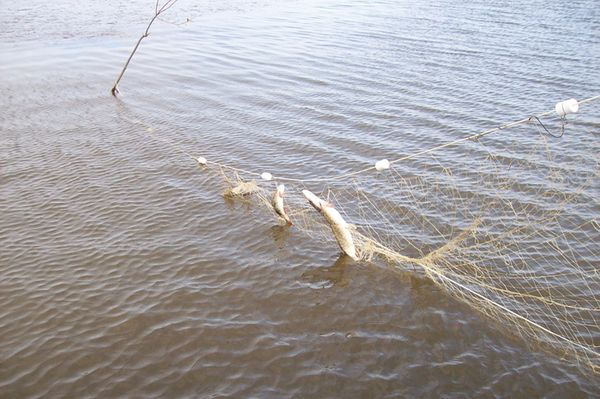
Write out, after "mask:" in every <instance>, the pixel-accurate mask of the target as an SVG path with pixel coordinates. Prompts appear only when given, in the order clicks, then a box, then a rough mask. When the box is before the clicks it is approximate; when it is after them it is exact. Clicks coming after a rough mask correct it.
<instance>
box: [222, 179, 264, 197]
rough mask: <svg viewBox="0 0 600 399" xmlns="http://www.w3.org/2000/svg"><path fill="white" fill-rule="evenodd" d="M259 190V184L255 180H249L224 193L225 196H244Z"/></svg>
mask: <svg viewBox="0 0 600 399" xmlns="http://www.w3.org/2000/svg"><path fill="white" fill-rule="evenodd" d="M257 191H258V186H257V185H256V182H255V181H254V180H252V181H248V182H241V183H240V184H238V185H237V186H235V187H232V188H229V189H227V190H226V191H225V192H224V193H223V195H224V196H225V197H243V196H246V195H250V194H254V193H256V192H257Z"/></svg>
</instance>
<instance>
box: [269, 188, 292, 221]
mask: <svg viewBox="0 0 600 399" xmlns="http://www.w3.org/2000/svg"><path fill="white" fill-rule="evenodd" d="M284 191H285V186H284V185H283V184H280V185H279V186H277V190H275V192H274V193H273V199H272V200H271V206H273V209H274V210H275V213H276V214H277V215H278V216H279V217H280V218H282V219H283V220H285V222H286V223H287V224H289V225H290V226H291V225H292V221H291V220H290V217H289V216H288V215H287V213H285V209H284V208H283V193H284Z"/></svg>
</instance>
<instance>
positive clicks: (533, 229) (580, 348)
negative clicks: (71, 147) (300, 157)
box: [135, 97, 600, 372]
mask: <svg viewBox="0 0 600 399" xmlns="http://www.w3.org/2000/svg"><path fill="white" fill-rule="evenodd" d="M596 98H600V97H596ZM594 99H595V98H594ZM547 114H548V113H547ZM135 122H136V123H140V122H139V121H135ZM520 122H523V123H519V124H515V125H514V126H510V127H511V129H510V131H508V130H506V131H503V132H502V133H500V134H494V135H491V134H490V135H485V136H482V135H476V136H471V137H472V138H473V137H474V139H470V140H461V142H460V143H458V144H457V145H455V146H445V147H444V148H442V149H440V150H439V151H431V152H427V153H424V154H421V155H420V156H417V157H411V156H409V157H403V158H401V159H402V162H393V164H392V166H391V168H390V169H388V170H383V171H379V172H378V171H376V170H375V169H374V168H370V169H369V170H365V171H364V173H350V174H348V175H346V176H342V177H343V178H339V176H337V177H334V178H331V179H328V178H316V179H305V180H297V179H293V178H285V177H277V176H275V177H274V178H273V180H271V181H265V180H262V179H261V178H260V173H255V172H252V171H246V170H242V169H237V168H235V167H233V166H230V165H225V164H221V163H219V162H216V161H208V164H207V165H206V166H201V167H200V168H199V173H204V174H218V175H219V176H221V177H222V178H223V179H222V180H221V181H222V182H223V187H222V189H223V191H224V192H225V191H226V190H230V189H232V188H234V187H236V186H237V185H239V184H240V183H251V182H254V183H256V184H254V183H252V184H249V185H248V184H247V185H246V187H250V188H249V190H248V191H249V192H250V193H249V194H247V195H243V196H240V200H243V201H252V202H255V203H257V204H260V205H261V206H259V207H257V208H256V209H255V210H258V211H259V212H261V213H263V212H264V215H263V216H265V215H271V216H270V217H272V218H273V222H274V223H277V222H278V220H279V223H281V220H280V219H279V218H278V217H277V216H276V215H275V213H274V212H273V208H272V206H271V198H272V195H273V192H274V190H275V188H276V185H277V184H278V183H285V187H286V190H285V196H284V201H285V208H286V210H287V213H288V215H289V216H290V218H291V219H292V221H293V223H294V225H293V227H291V228H294V229H299V230H301V231H304V232H306V233H307V237H311V238H313V239H318V240H321V241H323V242H329V243H330V246H331V249H332V251H335V250H339V249H338V248H337V247H336V242H335V239H334V237H333V235H332V230H331V228H330V226H329V225H328V224H327V223H326V221H325V219H324V218H323V217H322V215H321V214H319V213H318V212H317V211H315V209H313V208H312V207H311V206H310V205H309V204H308V202H307V201H306V199H305V198H304V196H303V195H302V194H301V191H302V190H303V189H309V190H311V191H312V192H314V193H315V194H317V195H318V196H319V197H320V198H323V199H326V200H327V201H329V202H330V203H331V204H332V205H333V206H335V208H336V209H337V210H338V211H339V212H340V213H341V215H342V216H343V218H344V219H345V220H346V221H347V222H348V223H350V224H351V230H352V236H353V239H354V242H355V245H356V248H357V252H358V256H359V257H360V258H361V259H362V260H365V261H373V262H378V263H383V264H386V265H389V266H390V267H393V268H399V269H407V268H408V269H409V270H412V269H414V268H415V266H417V270H421V272H422V273H424V274H425V275H426V276H428V277H429V278H430V279H431V280H433V281H434V282H435V283H436V284H437V285H438V286H439V287H441V288H442V289H443V290H444V291H445V292H447V293H448V294H449V295H451V296H452V297H454V298H457V299H458V300H460V301H462V302H464V303H466V304H467V305H469V306H470V307H472V308H473V309H475V310H477V311H478V312H480V313H481V314H483V315H485V316H488V317H489V318H490V319H491V320H494V321H495V322H496V323H497V325H498V326H501V328H502V329H503V330H505V331H507V332H509V333H511V334H516V335H518V336H521V337H522V338H523V339H524V341H525V342H526V343H528V344H530V345H534V346H535V347H536V348H541V349H545V350H548V351H551V352H553V353H555V354H557V355H559V356H561V357H564V358H567V359H569V360H570V361H572V362H574V363H576V364H577V365H579V366H582V367H583V368H585V369H588V370H592V371H593V372H600V347H599V346H600V323H599V322H600V142H599V141H598V136H597V135H594V134H593V133H592V132H590V130H588V131H584V130H585V129H579V130H574V131H573V132H572V134H579V135H580V136H581V137H578V142H579V143H583V145H581V146H578V147H577V148H572V146H570V145H569V140H568V138H567V136H565V138H563V139H561V140H557V139H555V138H551V137H549V136H548V135H545V134H540V133H541V132H540V131H539V129H538V128H537V127H536V126H535V125H534V124H532V123H529V120H527V121H525V120H523V121H520ZM499 130H501V129H499ZM155 133H157V132H155ZM153 137H155V138H157V139H160V140H165V139H164V138H161V136H160V135H156V134H153ZM168 144H169V145H172V146H174V147H175V148H176V149H178V150H179V151H181V152H183V153H184V154H186V155H189V156H190V157H192V159H193V160H194V161H195V160H196V158H195V156H194V155H200V154H193V152H194V149H193V148H185V149H183V148H181V147H178V146H177V144H175V143H173V142H168ZM452 151H455V152H456V154H463V156H452V157H447V156H444V152H452ZM194 167H197V166H194ZM263 216H261V217H263Z"/></svg>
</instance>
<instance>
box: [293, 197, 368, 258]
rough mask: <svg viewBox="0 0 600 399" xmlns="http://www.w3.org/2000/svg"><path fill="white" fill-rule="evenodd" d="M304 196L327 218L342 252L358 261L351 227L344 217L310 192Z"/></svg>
mask: <svg viewBox="0 0 600 399" xmlns="http://www.w3.org/2000/svg"><path fill="white" fill-rule="evenodd" d="M302 194H304V197H305V198H306V199H307V200H308V202H309V203H310V204H311V205H312V206H313V207H314V208H315V209H316V210H317V211H319V212H321V214H322V215H323V216H324V217H325V220H327V223H329V226H330V227H331V230H332V231H333V235H334V237H335V240H336V241H337V243H338V245H339V246H340V249H341V250H342V252H344V253H345V254H346V255H348V256H349V257H351V258H352V259H354V260H358V256H357V255H356V248H355V247H354V240H353V239H352V233H351V232H350V225H349V224H348V223H346V221H345V220H344V218H343V217H342V215H340V213H339V212H338V211H337V210H336V209H335V208H334V207H333V205H331V204H330V203H328V202H325V201H323V200H322V199H320V198H319V197H317V196H316V195H314V194H313V193H311V192H310V191H308V190H302Z"/></svg>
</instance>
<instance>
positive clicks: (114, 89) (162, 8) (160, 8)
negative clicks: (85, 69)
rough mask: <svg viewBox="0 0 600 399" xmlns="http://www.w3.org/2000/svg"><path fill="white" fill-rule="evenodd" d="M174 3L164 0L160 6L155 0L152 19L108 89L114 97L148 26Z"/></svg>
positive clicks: (147, 30)
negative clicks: (112, 84)
mask: <svg viewBox="0 0 600 399" xmlns="http://www.w3.org/2000/svg"><path fill="white" fill-rule="evenodd" d="M175 3H177V0H167V2H165V3H164V4H163V5H162V6H160V5H159V0H156V4H155V5H154V16H153V17H152V19H150V22H148V26H146V30H145V31H144V33H143V34H142V36H141V37H140V38H139V39H138V41H137V43H136V44H135V47H134V48H133V51H132V52H131V54H129V58H127V62H125V65H124V66H123V69H122V70H121V73H120V74H119V77H118V78H117V80H116V81H115V84H114V86H113V87H112V89H111V90H110V92H111V94H112V95H113V96H115V97H116V96H117V93H119V89H118V85H119V82H120V81H121V78H123V75H124V74H125V71H126V70H127V67H128V66H129V63H130V62H131V59H132V58H133V55H134V54H135V52H136V51H137V49H138V47H140V44H141V43H142V40H144V38H146V37H148V36H149V35H150V27H151V26H152V24H153V23H154V21H156V19H158V17H159V16H160V14H162V13H163V12H165V11H167V10H168V9H169V8H171V7H173V5H175Z"/></svg>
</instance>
